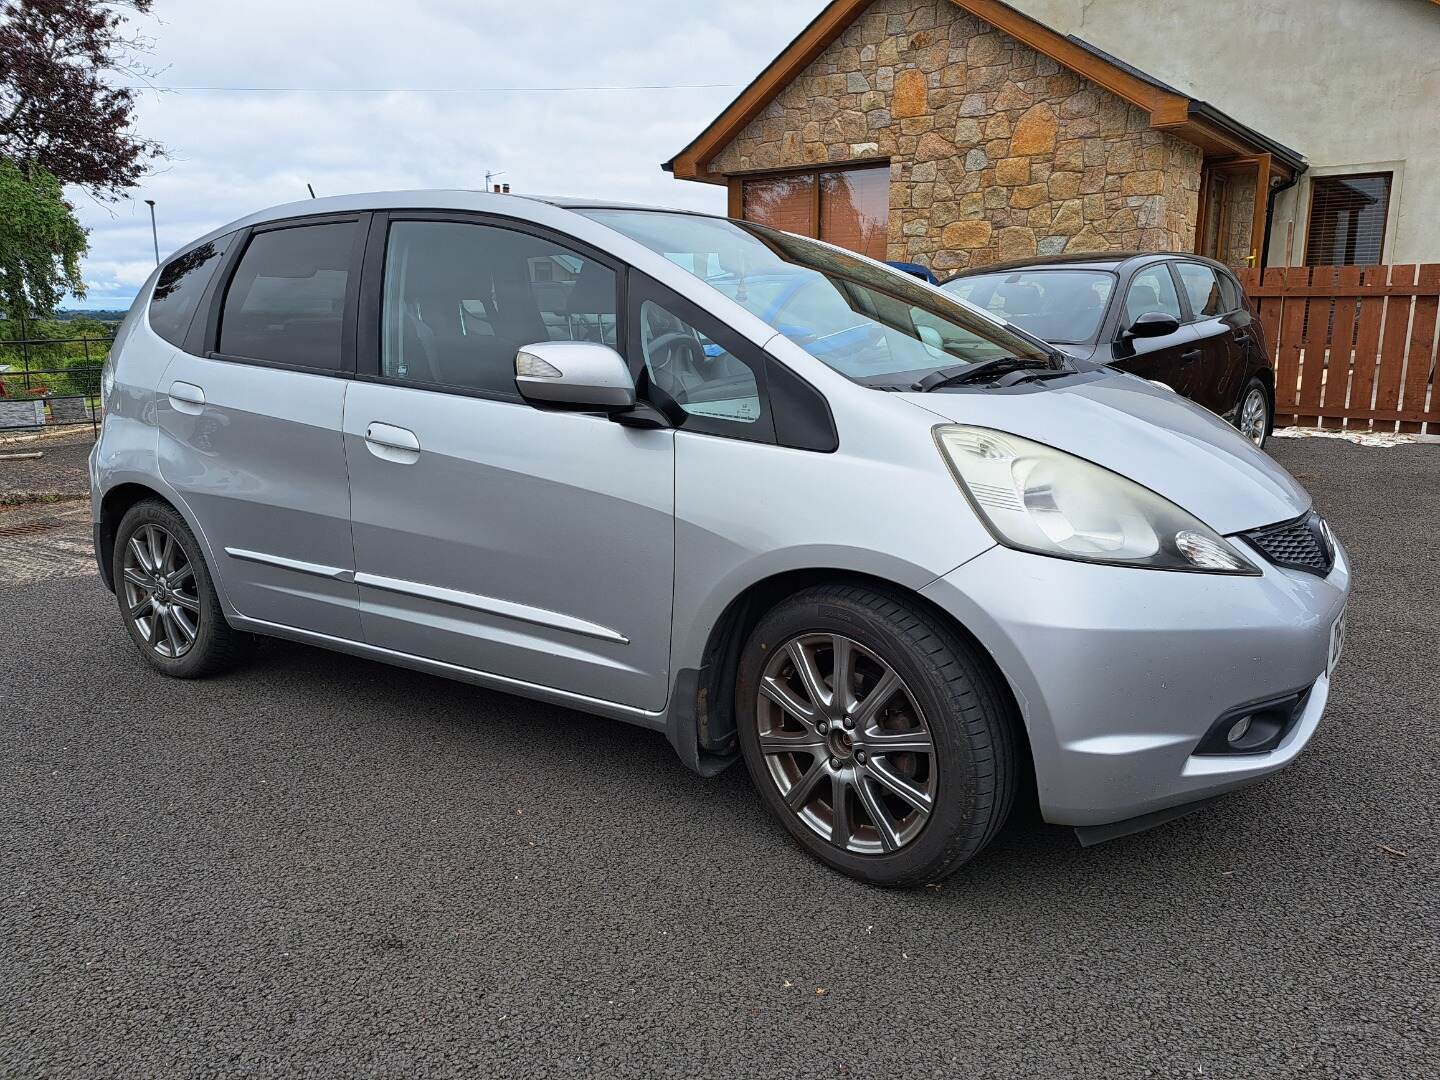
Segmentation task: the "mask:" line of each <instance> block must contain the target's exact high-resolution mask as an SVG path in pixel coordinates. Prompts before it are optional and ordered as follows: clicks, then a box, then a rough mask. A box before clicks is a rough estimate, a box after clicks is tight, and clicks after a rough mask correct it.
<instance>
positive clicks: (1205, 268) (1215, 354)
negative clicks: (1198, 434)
mask: <svg viewBox="0 0 1440 1080" xmlns="http://www.w3.org/2000/svg"><path fill="white" fill-rule="evenodd" d="M1173 266H1174V269H1175V276H1176V277H1177V279H1178V280H1179V282H1180V291H1181V299H1182V300H1183V301H1184V302H1185V305H1186V307H1187V309H1188V312H1189V317H1190V325H1191V326H1192V327H1193V328H1194V330H1195V341H1196V344H1197V345H1198V346H1199V347H1200V351H1201V357H1200V360H1199V362H1197V363H1195V364H1193V365H1192V368H1193V371H1192V373H1191V384H1190V397H1191V399H1192V400H1194V401H1195V402H1196V404H1199V405H1204V406H1205V407H1206V408H1207V409H1209V410H1211V411H1212V412H1216V413H1226V412H1229V411H1230V410H1231V409H1232V408H1234V406H1235V402H1236V399H1237V398H1238V397H1239V395H1240V383H1241V379H1242V376H1243V375H1244V372H1245V365H1246V362H1247V352H1246V350H1247V347H1248V346H1247V343H1248V341H1249V333H1248V328H1249V325H1250V313H1249V312H1248V311H1244V310H1237V308H1238V307H1239V293H1238V291H1237V290H1231V289H1228V288H1225V287H1223V286H1228V285H1230V284H1232V283H1230V282H1228V281H1222V278H1223V276H1224V275H1223V274H1222V272H1220V271H1217V270H1216V269H1215V268H1214V267H1213V266H1209V265H1207V264H1205V263H1200V262H1190V261H1188V260H1186V261H1180V262H1176V263H1174V264H1173ZM1227 300H1228V302H1227Z"/></svg>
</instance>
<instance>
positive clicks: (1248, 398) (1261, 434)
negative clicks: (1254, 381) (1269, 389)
mask: <svg viewBox="0 0 1440 1080" xmlns="http://www.w3.org/2000/svg"><path fill="white" fill-rule="evenodd" d="M1269 421H1270V402H1269V401H1268V399H1267V398H1266V397H1265V391H1264V390H1261V389H1260V388H1259V387H1258V386H1252V387H1251V388H1250V390H1249V392H1248V393H1247V394H1246V395H1245V401H1244V402H1243V403H1242V404H1241V406H1240V434H1241V435H1244V436H1245V437H1246V438H1247V439H1249V440H1250V441H1251V442H1253V443H1254V444H1255V445H1256V446H1264V445H1265V434H1266V428H1268V427H1269V426H1270V424H1269Z"/></svg>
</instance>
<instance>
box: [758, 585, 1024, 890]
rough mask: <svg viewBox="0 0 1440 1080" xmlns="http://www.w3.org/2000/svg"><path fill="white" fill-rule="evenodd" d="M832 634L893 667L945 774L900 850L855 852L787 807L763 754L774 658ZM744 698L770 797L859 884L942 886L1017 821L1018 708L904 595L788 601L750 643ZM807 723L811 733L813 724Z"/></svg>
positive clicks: (840, 590)
mask: <svg viewBox="0 0 1440 1080" xmlns="http://www.w3.org/2000/svg"><path fill="white" fill-rule="evenodd" d="M825 634H839V635H842V636H844V637H845V638H848V639H850V640H851V641H853V642H855V643H858V644H859V645H861V646H862V647H863V648H864V649H867V650H869V651H870V652H871V653H873V654H874V657H875V658H878V659H879V660H882V661H883V662H884V663H885V664H888V665H889V666H890V667H891V668H892V669H893V671H894V673H895V674H896V675H898V676H899V677H900V679H901V680H903V683H904V688H905V689H908V691H909V693H910V696H911V698H913V700H914V703H915V704H916V705H918V707H919V709H920V710H921V712H922V713H923V714H924V723H925V726H926V727H928V729H929V734H930V736H931V739H932V743H933V751H932V753H931V756H930V757H929V758H927V759H926V760H927V764H926V766H925V771H926V773H927V775H929V770H930V769H931V768H933V769H934V770H935V772H934V782H935V785H936V786H935V789H934V801H933V807H932V809H931V810H930V812H929V816H928V818H927V819H926V820H925V821H924V823H923V825H921V826H920V827H919V828H918V831H917V832H916V834H915V835H914V836H913V838H912V839H910V840H909V841H908V842H905V843H904V844H903V846H900V847H899V848H898V850H884V851H877V852H875V853H870V854H866V853H856V852H854V851H851V850H847V849H846V848H845V847H842V846H837V844H835V843H832V842H831V841H830V840H829V839H827V838H825V837H823V836H821V835H820V834H819V833H818V832H817V831H815V829H814V828H812V826H811V825H807V824H806V822H805V820H802V818H801V816H800V815H799V814H798V813H797V812H796V811H794V810H791V809H790V808H789V806H787V805H786V802H785V798H784V796H782V794H781V790H780V787H779V785H778V784H777V781H776V780H775V778H774V776H773V775H772V773H771V771H770V766H769V765H768V764H767V760H768V759H767V758H766V757H765V755H764V754H762V752H761V748H760V739H761V734H760V713H761V710H762V708H765V707H766V706H762V704H761V703H760V700H759V689H760V685H761V678H762V676H763V675H764V673H765V672H766V665H767V663H770V662H771V659H772V657H773V656H774V650H776V649H786V648H787V647H788V645H789V643H791V642H794V641H796V640H797V639H801V640H812V639H810V638H809V637H808V635H825ZM772 671H773V669H772ZM827 678H828V676H827ZM832 681H833V680H832ZM831 690H832V696H833V687H832V688H831ZM735 694H736V699H735V712H736V718H737V721H738V723H739V729H740V731H739V734H740V746H741V751H742V753H743V755H744V757H745V764H746V767H747V768H748V769H749V771H750V776H751V779H752V780H753V782H754V784H755V786H756V788H757V789H758V790H759V792H760V797H761V799H762V800H763V801H764V802H765V804H766V806H767V807H769V809H770V811H771V813H773V814H774V815H775V816H776V817H777V818H778V819H779V820H780V822H781V823H782V824H783V825H784V826H785V828H786V829H787V830H788V831H789V832H790V834H791V835H792V836H794V837H795V839H796V840H798V841H799V842H800V844H801V845H802V846H803V847H805V848H806V849H807V850H808V851H810V853H811V854H813V855H815V856H816V857H817V858H819V859H820V860H821V861H823V862H825V863H827V864H829V865H830V866H832V867H834V868H835V869H837V870H839V871H841V872H842V873H845V874H848V875H849V876H851V877H854V878H858V879H860V880H862V881H867V882H870V883H873V884H877V885H894V886H913V885H919V884H928V883H930V882H934V881H938V880H940V879H941V878H943V877H945V876H946V875H947V874H950V873H952V872H954V871H955V870H956V869H958V868H959V867H960V866H961V865H963V864H964V863H965V862H967V861H968V860H970V859H972V858H974V857H975V855H977V854H978V853H979V852H980V851H981V850H982V849H983V848H984V847H985V845H986V844H988V843H989V842H990V841H991V840H992V839H993V838H994V836H995V834H996V833H997V832H998V831H999V829H1000V827H1001V826H1002V825H1003V824H1004V822H1005V819H1006V818H1007V816H1008V815H1009V813H1010V808H1011V805H1012V803H1013V802H1014V798H1015V787H1016V781H1017V775H1016V774H1017V772H1018V770H1019V766H1018V762H1017V756H1016V747H1015V742H1014V740H1015V738H1016V727H1017V720H1016V717H1015V709H1014V704H1013V700H1012V699H1011V697H1010V695H1009V693H1008V692H1007V690H1006V689H1005V688H1004V687H1003V686H1002V685H1000V683H999V679H998V675H997V674H996V673H994V672H993V669H992V668H991V667H990V666H989V665H988V664H986V663H984V662H982V660H981V658H980V657H979V656H977V654H976V650H975V647H974V646H973V645H971V644H970V643H969V642H967V641H966V640H965V639H964V638H963V637H962V636H961V635H960V634H958V633H956V632H955V631H954V630H953V629H952V628H951V627H949V626H947V625H946V624H945V623H944V622H943V621H942V620H940V619H939V618H937V617H936V616H934V615H933V614H931V613H930V612H928V611H926V610H925V609H924V608H923V607H921V606H919V605H917V604H914V603H913V602H911V601H909V600H907V599H906V598H904V597H902V596H900V595H898V594H890V593H887V592H884V591H881V590H878V589H870V588H862V587H857V586H850V585H835V586H818V587H814V588H809V589H806V590H804V591H802V592H800V593H797V594H796V595H794V596H792V597H790V598H788V599H786V600H784V601H782V602H781V603H780V604H778V605H777V606H776V607H775V608H773V609H772V610H771V611H769V612H768V613H767V614H766V615H765V616H764V617H763V618H762V619H761V620H760V622H759V624H758V625H757V626H756V627H755V630H754V632H753V633H752V634H751V635H750V640H749V641H748V642H747V643H746V645H745V649H744V652H743V653H742V655H741V658H740V665H739V672H738V675H737V678H736V691H735ZM767 705H768V703H767ZM857 708H858V706H857ZM798 726H799V727H800V729H801V731H802V733H806V731H807V729H806V725H804V724H798ZM847 726H848V725H847ZM817 730H818V728H817ZM772 733H773V732H772ZM812 737H816V736H812ZM842 737H843V733H842ZM857 743H858V734H857ZM847 745H848V740H847ZM872 756H873V755H872ZM857 759H858V754H857ZM814 760H815V761H816V762H817V763H818V761H819V759H818V758H815V759H814ZM827 760H834V759H827ZM932 763H933V764H932ZM871 764H872V765H873V762H872V763H871ZM857 771H858V769H857ZM831 776H832V777H833V772H832V774H831ZM821 783H823V782H821ZM817 790H820V788H819V786H817ZM843 797H845V796H844V795H842V798H843ZM857 797H858V795H857ZM861 814H862V818H861V820H863V814H864V811H863V810H862V811H861ZM876 832H877V834H878V832H879V830H876ZM832 834H833V826H832Z"/></svg>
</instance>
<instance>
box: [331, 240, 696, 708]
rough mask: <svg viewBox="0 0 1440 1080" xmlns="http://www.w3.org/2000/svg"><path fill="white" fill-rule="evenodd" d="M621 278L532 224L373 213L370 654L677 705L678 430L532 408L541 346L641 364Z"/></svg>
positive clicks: (359, 471) (356, 424)
mask: <svg viewBox="0 0 1440 1080" xmlns="http://www.w3.org/2000/svg"><path fill="white" fill-rule="evenodd" d="M620 270H621V268H620V267H619V266H618V265H617V264H614V263H612V262H611V261H609V260H608V259H607V258H605V257H604V256H601V255H599V254H598V253H595V252H592V251H590V250H588V249H584V248H583V247H581V246H580V245H576V244H574V243H573V242H571V241H567V240H565V239H564V238H560V237H556V236H552V235H550V234H548V233H544V232H543V231H541V230H538V229H533V228H530V227H529V226H527V225H525V224H523V223H521V222H516V221H510V220H506V219H495V218H480V217H477V216H473V215H472V216H466V215H439V214H433V215H422V214H416V215H410V216H404V215H392V216H388V217H387V216H382V215H377V216H376V221H375V224H374V225H373V226H372V239H371V244H370V253H369V257H368V258H367V263H366V288H365V296H366V300H365V303H364V305H363V315H362V319H363V323H362V332H361V342H362V344H361V369H362V370H361V374H360V376H359V377H357V379H356V381H355V383H354V384H353V385H352V387H351V389H350V394H349V398H348V400H347V402H346V409H345V456H346V461H347V462H348V466H349V473H350V497H351V519H352V522H353V529H354V545H355V568H356V582H357V585H358V588H359V601H360V612H361V621H362V623H363V626H364V633H365V639H366V640H367V641H368V642H369V643H370V644H372V645H375V646H378V647H380V648H383V649H388V650H391V651H393V652H397V653H402V654H406V655H411V656H418V657H423V658H426V659H429V660H436V661H441V662H443V663H446V664H454V665H458V666H460V667H463V668H467V669H471V670H476V671H481V672H486V673H489V674H491V675H494V676H500V677H502V678H503V679H508V680H514V681H517V682H519V683H523V684H528V685H533V686H543V687H547V688H550V689H553V690H560V691H563V692H565V693H568V694H574V695H580V696H583V697H586V698H591V699H599V700H601V701H606V702H612V703H618V704H621V705H626V706H631V707H634V708H639V709H645V710H656V709H659V708H661V707H662V706H663V705H664V703H665V699H666V694H667V689H668V684H669V677H668V676H669V648H670V611H671V593H672V577H673V572H674V560H675V536H674V530H675V525H674V509H675V464H674V453H675V452H674V435H673V432H672V431H670V430H666V429H659V430H638V429H635V428H629V427H623V426H621V425H619V424H616V423H613V422H611V421H610V420H609V419H607V418H606V417H604V416H601V415H596V414H588V413H580V412H570V411H563V410H545V409H540V408H536V407H534V406H532V405H530V404H527V403H526V402H525V401H523V400H522V399H521V398H520V396H519V394H518V393H517V392H516V389H515V381H514V362H515V353H516V352H517V350H518V349H519V348H520V347H521V346H524V345H528V344H531V343H534V342H536V341H544V340H590V341H600V342H604V343H606V344H610V345H612V346H616V347H622V348H623V342H622V339H621V338H620V336H619V323H620V319H619V317H618V313H619V312H620V311H621V310H622V308H621V306H620V304H621V300H622V297H621V292H622V285H623V276H622V274H621V272H620Z"/></svg>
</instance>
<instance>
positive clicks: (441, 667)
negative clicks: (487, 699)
mask: <svg viewBox="0 0 1440 1080" xmlns="http://www.w3.org/2000/svg"><path fill="white" fill-rule="evenodd" d="M230 622H231V624H232V625H234V626H235V628H236V629H237V630H248V631H250V632H251V633H254V634H264V635H266V636H267V637H278V638H285V639H287V640H289V641H298V642H301V643H302V644H306V645H318V646H319V647H320V648H323V649H333V650H334V651H336V652H343V653H349V654H350V655H351V656H359V657H363V658H365V659H370V660H379V661H381V662H383V663H387V664H394V665H396V666H397V667H404V668H410V669H411V670H413V671H423V672H425V673H427V674H430V675H440V676H443V677H444V678H447V679H457V680H459V681H461V682H468V683H473V684H474V685H476V686H483V687H486V688H487V689H490V690H499V691H501V692H502V693H507V694H516V695H518V696H520V697H525V698H531V699H533V700H535V701H544V702H547V703H549V704H551V705H560V706H563V707H565V708H568V709H578V710H580V711H581V712H588V713H593V714H595V715H596V716H605V717H608V718H610V719H612V720H621V721H624V722H625V723H627V724H635V725H637V726H638V727H643V728H649V729H650V730H652V731H664V730H665V726H666V725H665V717H666V713H665V711H664V710H660V711H659V712H649V711H647V710H645V709H639V708H636V707H635V706H633V705H621V704H620V703H619V702H615V701H606V700H604V699H603V698H594V697H587V696H586V695H584V694H575V693H571V692H570V691H568V690H556V689H555V688H553V687H549V686H541V685H539V684H538V683H529V682H525V681H524V680H523V679H513V678H511V677H510V676H508V675H496V674H494V673H492V672H488V671H479V670H477V669H475V668H467V667H462V666H461V665H459V664H448V663H446V662H445V661H443V660H430V659H427V658H426V657H423V656H414V655H412V654H410V653H403V652H397V651H395V650H394V649H386V648H382V647H381V646H379V645H370V644H367V643H365V642H363V641H351V640H349V639H347V638H338V637H332V636H331V635H329V634H321V633H317V632H315V631H313V630H301V629H299V628H298V627H294V626H285V625H283V624H281V623H272V622H266V621H265V620H264V619H251V618H248V617H246V616H243V615H231V616H230Z"/></svg>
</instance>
